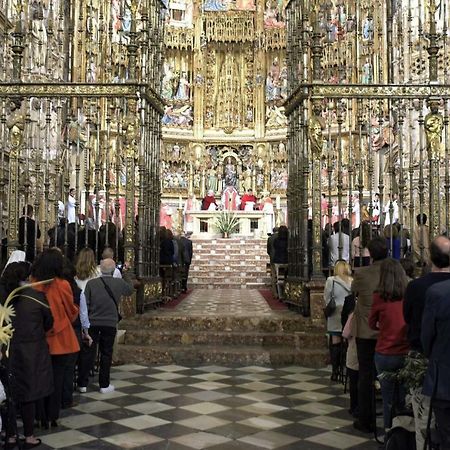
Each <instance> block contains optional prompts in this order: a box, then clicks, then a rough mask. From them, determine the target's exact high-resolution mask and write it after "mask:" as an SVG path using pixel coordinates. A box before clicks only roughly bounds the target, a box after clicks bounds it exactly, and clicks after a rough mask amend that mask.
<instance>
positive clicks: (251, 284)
mask: <svg viewBox="0 0 450 450" xmlns="http://www.w3.org/2000/svg"><path fill="white" fill-rule="evenodd" d="M269 285H270V284H269V283H268V282H267V283H255V282H254V281H252V282H249V283H245V284H242V283H240V284H238V283H236V284H231V283H226V282H223V283H208V284H207V283H189V287H192V288H195V289H208V290H212V289H229V288H233V289H265V288H267V287H268V286H269Z"/></svg>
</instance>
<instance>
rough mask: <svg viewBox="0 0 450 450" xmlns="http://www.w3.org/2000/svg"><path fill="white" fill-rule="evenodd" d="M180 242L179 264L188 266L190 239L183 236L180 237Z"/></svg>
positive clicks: (190, 253) (191, 251)
mask: <svg viewBox="0 0 450 450" xmlns="http://www.w3.org/2000/svg"><path fill="white" fill-rule="evenodd" d="M180 243H181V249H179V251H181V264H182V265H183V266H190V265H191V262H192V254H193V250H192V241H191V240H190V239H188V238H187V237H185V236H181V237H180Z"/></svg>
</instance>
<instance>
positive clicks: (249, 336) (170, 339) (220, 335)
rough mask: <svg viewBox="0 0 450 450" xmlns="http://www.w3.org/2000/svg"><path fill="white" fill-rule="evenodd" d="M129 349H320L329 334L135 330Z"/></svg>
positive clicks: (128, 335) (129, 337)
mask: <svg viewBox="0 0 450 450" xmlns="http://www.w3.org/2000/svg"><path fill="white" fill-rule="evenodd" d="M124 343H125V344H127V345H151V346H154V345H161V344H164V345H173V346H180V345H185V346H198V345H209V346H212V345H214V346H242V345H245V346H247V347H250V346H251V347H254V346H256V347H262V348H265V347H283V346H285V347H289V348H297V349H299V348H302V349H316V348H323V347H324V346H326V336H325V334H324V333H323V332H322V333H318V332H311V333H305V332H293V333H277V332H275V333H259V332H247V333H242V332H237V331H231V332H224V331H190V330H187V331H178V330H132V329H128V330H127V332H126V334H125V342H124Z"/></svg>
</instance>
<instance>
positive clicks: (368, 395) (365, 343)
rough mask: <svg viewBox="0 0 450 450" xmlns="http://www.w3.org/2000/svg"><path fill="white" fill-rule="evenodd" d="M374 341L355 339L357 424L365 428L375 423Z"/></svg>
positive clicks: (375, 341)
mask: <svg viewBox="0 0 450 450" xmlns="http://www.w3.org/2000/svg"><path fill="white" fill-rule="evenodd" d="M376 343H377V340H376V339H363V338H356V349H357V352H358V363H359V379H358V406H359V415H358V419H359V422H360V423H361V424H362V425H364V426H365V427H371V426H373V425H374V423H375V414H374V397H375V393H374V383H375V362H374V356H375V345H376Z"/></svg>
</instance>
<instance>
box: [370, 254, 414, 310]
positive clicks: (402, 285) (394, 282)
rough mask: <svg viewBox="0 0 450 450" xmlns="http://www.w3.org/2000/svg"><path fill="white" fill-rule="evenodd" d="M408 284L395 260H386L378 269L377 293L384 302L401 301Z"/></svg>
mask: <svg viewBox="0 0 450 450" xmlns="http://www.w3.org/2000/svg"><path fill="white" fill-rule="evenodd" d="M407 284H408V278H407V277H406V273H405V270H404V269H403V267H402V265H401V264H400V263H399V262H398V261H397V260H395V259H392V258H386V259H385V260H384V261H383V262H382V263H381V267H380V282H379V284H378V289H377V292H378V293H379V294H380V296H381V298H382V299H384V300H385V301H392V302H393V301H397V300H402V299H403V296H404V294H405V291H406V286H407Z"/></svg>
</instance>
